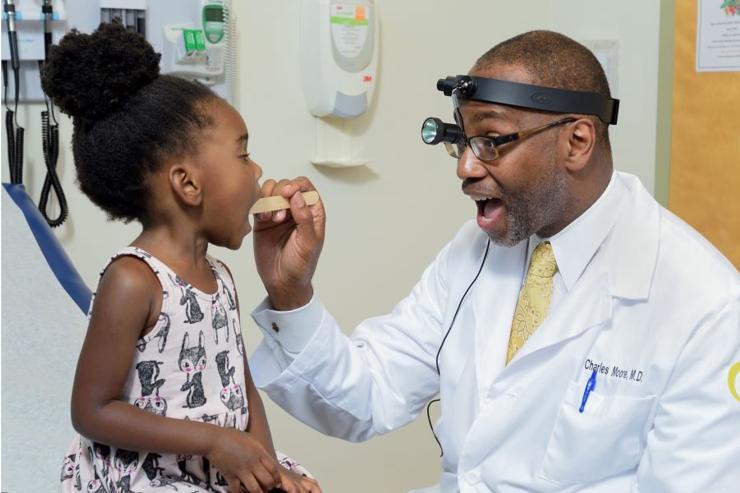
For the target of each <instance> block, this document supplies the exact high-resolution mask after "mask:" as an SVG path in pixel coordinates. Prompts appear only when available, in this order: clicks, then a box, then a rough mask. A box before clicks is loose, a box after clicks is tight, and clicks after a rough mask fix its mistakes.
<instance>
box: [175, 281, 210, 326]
mask: <svg viewBox="0 0 740 493" xmlns="http://www.w3.org/2000/svg"><path fill="white" fill-rule="evenodd" d="M170 277H172V276H170ZM173 281H174V283H175V284H176V285H177V286H178V287H179V288H180V293H181V296H180V305H185V323H188V324H195V323H198V322H200V321H201V320H203V318H204V316H205V315H203V311H202V310H201V309H200V305H199V304H198V297H197V296H195V293H193V290H192V289H191V287H190V285H189V284H188V283H187V282H186V281H185V280H184V279H183V278H182V277H180V276H178V275H175V279H173Z"/></svg>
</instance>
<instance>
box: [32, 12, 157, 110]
mask: <svg viewBox="0 0 740 493" xmlns="http://www.w3.org/2000/svg"><path fill="white" fill-rule="evenodd" d="M159 59H160V55H159V53H155V52H154V49H153V48H152V46H151V45H150V44H149V43H148V42H147V41H146V40H145V39H144V38H143V37H142V36H141V35H139V34H137V33H134V32H131V31H127V30H126V29H125V28H124V27H123V26H122V25H121V24H119V23H110V24H107V23H103V24H100V26H99V27H98V28H97V29H96V30H95V32H93V33H92V34H85V33H81V32H79V31H77V30H76V29H73V30H72V31H70V32H69V33H67V34H66V35H65V36H64V37H63V38H62V39H61V41H60V42H59V44H58V45H56V46H53V47H52V49H51V52H50V54H49V60H48V62H47V63H46V64H45V66H44V70H43V72H42V75H41V83H42V85H43V88H44V92H46V94H47V95H48V96H49V97H50V98H51V99H52V100H53V101H54V104H56V105H57V106H59V108H60V109H61V110H62V112H64V113H66V114H68V115H70V116H72V117H73V118H75V119H76V120H79V121H81V122H94V121H97V120H100V119H101V118H104V117H105V116H108V115H110V114H111V113H113V112H114V111H116V110H117V109H118V108H119V107H120V106H121V104H122V103H124V102H125V101H126V100H128V99H129V98H130V97H131V96H133V95H134V94H135V93H136V92H137V91H139V90H140V89H141V88H142V87H144V86H146V85H147V84H149V83H150V82H152V81H153V80H155V79H156V78H157V77H159Z"/></svg>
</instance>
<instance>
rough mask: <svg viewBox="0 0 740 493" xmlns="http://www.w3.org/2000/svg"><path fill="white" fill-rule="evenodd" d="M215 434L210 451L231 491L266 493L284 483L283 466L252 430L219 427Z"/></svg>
mask: <svg viewBox="0 0 740 493" xmlns="http://www.w3.org/2000/svg"><path fill="white" fill-rule="evenodd" d="M213 434H214V439H213V444H212V446H211V448H210V450H209V452H208V454H206V455H207V456H208V460H210V461H211V463H212V464H213V465H214V466H215V467H216V469H218V470H219V471H221V474H223V476H224V479H226V482H227V483H228V484H229V491H231V492H233V493H239V492H241V491H243V490H246V491H248V492H249V493H265V492H267V491H270V490H271V489H273V488H279V487H281V476H280V470H281V469H283V468H282V467H281V466H280V465H279V464H278V463H277V461H276V460H275V459H274V458H273V457H272V456H271V455H270V454H269V453H268V452H267V451H266V450H265V448H264V447H263V446H262V445H261V444H260V443H259V442H258V441H257V440H255V439H254V438H253V437H252V436H251V435H250V434H249V433H246V432H243V431H239V430H235V429H232V428H217V429H215V430H214V431H213ZM242 485H244V486H243V488H242ZM299 491H300V490H299Z"/></svg>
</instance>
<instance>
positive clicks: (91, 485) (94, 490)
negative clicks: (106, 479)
mask: <svg viewBox="0 0 740 493" xmlns="http://www.w3.org/2000/svg"><path fill="white" fill-rule="evenodd" d="M86 491H87V493H106V491H105V486H103V482H102V481H101V480H99V479H93V480H90V481H88V482H87V489H86Z"/></svg>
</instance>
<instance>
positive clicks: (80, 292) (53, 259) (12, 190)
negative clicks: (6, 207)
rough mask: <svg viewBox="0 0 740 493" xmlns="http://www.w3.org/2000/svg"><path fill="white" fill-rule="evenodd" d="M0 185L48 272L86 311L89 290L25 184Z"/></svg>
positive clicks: (81, 308)
mask: <svg viewBox="0 0 740 493" xmlns="http://www.w3.org/2000/svg"><path fill="white" fill-rule="evenodd" d="M3 187H4V188H5V190H6V191H7V192H8V195H10V198H12V199H13V202H15V204H16V205H17V206H18V208H19V209H20V210H21V212H23V215H24V216H25V218H26V222H27V223H28V227H29V228H30V229H31V232H32V233H33V236H34V238H36V243H38V245H39V248H40V249H41V253H43V254H44V258H46V262H47V263H48V264H49V267H50V268H51V270H52V272H54V275H55V276H56V278H57V279H58V280H59V283H60V284H61V285H62V287H63V288H64V290H65V291H67V294H69V296H70V297H71V298H72V299H73V300H74V302H75V303H76V304H77V306H79V307H80V310H82V312H83V313H85V314H87V311H88V309H89V308H90V300H91V299H92V292H91V291H90V289H89V288H88V287H87V286H86V285H85V283H84V282H83V281H82V278H81V277H80V275H79V274H78V273H77V269H75V268H74V265H72V262H71V261H70V260H69V257H67V254H66V253H64V249H62V246H61V245H60V244H59V241H58V240H57V239H56V237H55V236H54V233H52V231H51V228H49V225H48V224H47V223H46V219H44V216H42V215H41V212H40V211H39V210H38V208H37V207H36V204H34V203H33V201H32V200H31V198H30V197H29V196H28V194H27V193H26V187H24V186H23V185H21V184H11V183H3Z"/></svg>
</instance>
